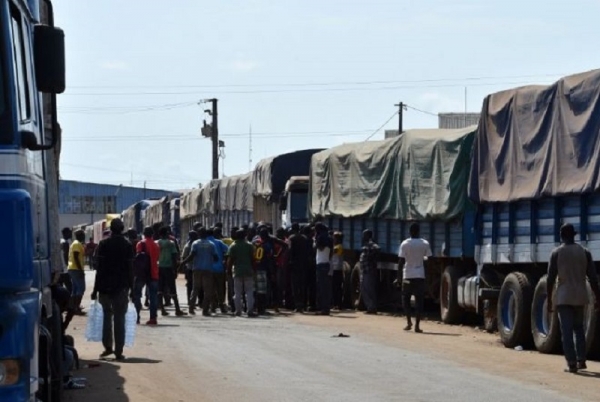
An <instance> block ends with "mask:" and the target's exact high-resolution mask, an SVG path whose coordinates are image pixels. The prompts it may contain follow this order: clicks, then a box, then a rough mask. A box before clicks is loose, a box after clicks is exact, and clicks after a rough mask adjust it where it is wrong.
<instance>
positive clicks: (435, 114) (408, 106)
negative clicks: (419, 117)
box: [404, 105, 438, 117]
mask: <svg viewBox="0 0 600 402" xmlns="http://www.w3.org/2000/svg"><path fill="white" fill-rule="evenodd" d="M404 106H406V107H407V108H409V109H412V110H414V111H416V112H420V113H423V114H428V115H430V116H435V117H438V113H433V112H428V111H426V110H421V109H417V108H416V107H414V106H410V105H404Z"/></svg>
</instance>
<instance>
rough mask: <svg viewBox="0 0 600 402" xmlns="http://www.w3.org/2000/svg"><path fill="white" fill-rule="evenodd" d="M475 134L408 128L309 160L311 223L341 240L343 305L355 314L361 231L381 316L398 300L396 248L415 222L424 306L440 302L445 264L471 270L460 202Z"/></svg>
mask: <svg viewBox="0 0 600 402" xmlns="http://www.w3.org/2000/svg"><path fill="white" fill-rule="evenodd" d="M475 130H476V127H468V128H465V129H426V130H407V131H404V132H403V133H402V134H401V135H400V136H399V137H395V138H390V139H386V140H382V141H368V142H360V143H350V144H343V145H339V146H336V147H333V148H330V149H327V150H324V151H322V152H319V153H315V154H314V155H313V156H312V161H311V166H310V174H309V185H308V212H309V215H310V219H311V220H312V221H322V222H323V223H325V224H326V225H327V226H328V227H329V228H330V229H332V230H336V231H339V232H341V233H342V234H343V235H344V242H343V246H344V288H345V290H344V305H345V306H346V307H350V308H362V298H361V294H360V264H359V256H360V252H361V248H362V233H363V231H364V230H366V229H370V230H371V231H373V233H374V237H375V241H376V242H377V244H378V245H379V247H380V250H381V251H380V253H379V256H378V263H377V266H378V271H379V286H378V289H377V292H378V298H377V299H378V309H380V310H389V311H397V310H398V309H399V308H400V307H401V300H402V299H401V294H400V291H399V290H398V289H397V288H396V287H395V286H394V284H393V283H394V281H395V280H396V279H398V278H399V275H398V265H397V263H398V249H399V246H400V243H401V242H402V240H404V239H406V238H407V237H408V230H409V226H410V224H411V223H412V222H419V223H420V226H421V234H422V236H423V237H424V238H426V239H427V240H428V241H429V242H430V245H431V249H432V254H433V256H432V257H431V258H430V259H429V263H428V264H427V276H426V277H427V293H426V296H427V300H428V301H432V302H434V303H437V302H438V301H439V294H440V277H441V274H442V271H443V270H444V268H445V267H446V266H461V267H463V266H464V267H465V269H468V268H472V267H474V266H475V264H474V258H473V257H474V247H475V244H474V238H473V236H472V228H473V223H474V216H475V210H474V208H471V207H470V206H469V202H468V199H467V183H468V181H467V178H468V173H469V155H470V151H471V144H472V143H473V138H474V134H475ZM400 274H401V273H400ZM400 276H401V275H400Z"/></svg>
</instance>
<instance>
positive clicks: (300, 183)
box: [279, 176, 309, 228]
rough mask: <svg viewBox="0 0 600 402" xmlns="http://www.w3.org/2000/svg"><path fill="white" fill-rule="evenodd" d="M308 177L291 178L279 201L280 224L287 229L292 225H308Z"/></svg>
mask: <svg viewBox="0 0 600 402" xmlns="http://www.w3.org/2000/svg"><path fill="white" fill-rule="evenodd" d="M308 179H309V177H308V176H292V177H290V179H289V180H288V181H287V183H286V184H285V192H284V194H283V197H281V199H280V204H279V209H280V210H281V222H282V224H283V226H284V227H286V228H289V227H291V226H292V224H294V223H298V224H300V225H304V224H308V205H307V204H308Z"/></svg>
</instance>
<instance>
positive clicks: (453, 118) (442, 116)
mask: <svg viewBox="0 0 600 402" xmlns="http://www.w3.org/2000/svg"><path fill="white" fill-rule="evenodd" d="M479 116H480V113H438V128H465V127H469V126H476V125H477V124H479Z"/></svg>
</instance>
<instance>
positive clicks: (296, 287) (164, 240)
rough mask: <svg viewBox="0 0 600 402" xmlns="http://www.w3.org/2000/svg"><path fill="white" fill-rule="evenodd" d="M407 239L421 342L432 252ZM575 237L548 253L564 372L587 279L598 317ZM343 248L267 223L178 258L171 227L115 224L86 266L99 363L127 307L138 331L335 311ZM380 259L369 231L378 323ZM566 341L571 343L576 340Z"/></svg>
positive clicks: (406, 302)
mask: <svg viewBox="0 0 600 402" xmlns="http://www.w3.org/2000/svg"><path fill="white" fill-rule="evenodd" d="M409 232H410V237H409V238H408V239H406V240H404V241H403V242H402V243H401V244H400V248H399V252H398V280H397V281H396V285H397V286H398V287H400V288H401V289H402V294H403V307H404V308H403V310H404V315H405V317H406V326H405V328H404V330H406V331H411V330H413V328H414V331H415V332H417V333H420V332H422V330H421V328H420V320H421V314H422V310H423V301H424V297H425V288H426V283H425V277H426V269H425V265H426V263H427V260H428V257H430V256H431V255H432V253H431V248H430V245H429V243H428V242H427V241H426V240H425V239H423V238H421V236H420V226H419V224H417V223H413V224H411V226H410V229H409ZM575 234H576V232H575V230H574V228H573V226H572V225H570V224H565V225H563V226H562V227H561V231H560V235H561V240H562V245H561V246H559V247H558V248H556V249H555V250H554V251H553V253H552V258H551V261H550V264H549V268H548V284H549V285H548V303H547V306H548V311H549V312H550V313H552V311H553V309H554V308H555V307H556V308H557V310H558V318H559V321H560V324H561V330H562V333H563V337H562V341H563V348H564V352H565V355H566V356H565V357H566V359H567V362H568V370H567V371H569V372H577V370H580V369H585V367H586V365H585V335H584V331H583V311H584V307H585V305H586V303H587V297H584V296H582V295H585V294H586V293H587V292H586V291H585V286H586V278H589V282H590V285H591V287H592V290H593V292H594V294H595V296H596V301H597V302H596V308H597V309H599V311H600V302H598V300H600V287H599V286H598V280H597V276H596V272H595V270H594V269H593V267H594V266H593V262H592V258H591V255H590V253H589V251H588V250H586V249H585V248H583V247H581V246H580V245H578V244H576V243H575V241H574V237H575ZM72 235H73V234H72V233H71V231H70V230H69V229H68V228H65V229H64V230H63V239H62V241H61V245H62V250H63V253H64V254H63V257H64V260H65V266H66V268H67V270H66V273H65V274H63V275H62V277H61V281H59V283H58V284H56V285H55V287H53V296H54V297H55V300H56V301H57V303H58V305H59V306H60V308H61V313H66V317H65V320H64V323H63V333H64V330H66V328H67V327H68V325H69V323H70V321H71V320H72V318H73V316H74V315H78V314H79V315H84V314H85V313H84V312H83V309H82V307H81V305H80V303H81V301H82V297H83V295H84V293H85V275H84V262H85V258H86V254H87V253H86V251H87V250H88V247H85V245H84V241H85V235H84V233H83V231H76V232H75V233H74V235H75V240H74V241H71V237H72ZM342 244H343V235H342V233H340V232H335V231H332V230H330V229H329V228H327V227H326V226H325V225H324V224H323V223H321V222H316V223H315V224H313V225H306V226H304V227H300V226H299V225H297V224H294V225H292V227H291V228H290V229H289V230H285V229H283V228H279V229H277V230H276V231H275V233H273V228H272V227H271V226H270V225H269V224H267V223H257V224H256V223H253V224H249V225H243V226H242V227H239V228H238V227H235V228H233V229H232V230H231V233H230V236H229V237H225V236H223V233H222V225H221V224H216V225H215V226H214V227H204V226H203V225H202V224H200V223H196V224H194V225H193V230H192V231H190V232H189V233H188V237H187V241H186V243H185V244H184V245H183V249H182V250H180V247H179V244H178V242H177V240H176V239H175V237H174V236H173V234H172V233H171V230H170V228H169V227H161V228H159V229H158V230H155V229H154V228H151V227H146V228H145V229H144V231H143V238H142V239H138V235H137V233H136V232H135V231H134V230H132V229H130V230H128V231H126V232H125V229H124V226H123V222H122V221H121V220H120V219H114V220H112V221H111V223H110V232H109V233H106V234H105V235H104V239H103V240H102V241H100V243H99V244H98V246H97V247H94V255H93V259H92V262H91V265H92V267H93V268H95V269H96V270H97V273H96V278H95V283H94V289H93V291H92V299H93V300H96V299H98V300H99V302H100V304H101V305H102V308H103V312H104V323H103V340H102V342H103V346H104V352H103V353H102V354H101V357H107V356H109V355H111V354H114V355H115V357H116V360H122V359H124V356H123V346H124V342H125V314H126V311H127V306H128V302H129V301H130V300H131V301H133V303H134V304H135V307H136V310H137V315H138V324H139V323H140V315H141V312H142V309H143V305H145V306H146V307H148V308H149V312H150V318H149V320H148V321H147V322H146V324H147V325H156V324H157V315H158V311H160V312H161V314H162V315H163V316H167V315H169V312H168V311H167V310H166V307H167V306H169V305H173V304H174V306H175V314H176V315H177V316H183V315H187V314H192V315H195V314H196V310H197V309H201V311H202V315H203V316H207V317H210V316H213V315H215V314H217V312H219V313H221V314H228V313H231V314H234V315H236V316H241V315H242V314H246V315H247V316H248V317H257V316H259V315H269V314H270V313H269V312H268V311H267V309H268V308H272V309H273V310H274V311H275V312H279V309H280V308H286V309H290V310H293V311H294V312H298V313H304V312H306V311H313V312H315V313H316V314H318V315H329V314H330V311H331V309H332V308H337V309H341V308H342V306H343V304H344V292H343V282H344V280H343V278H344V258H343V256H344V249H343V245H342ZM379 253H380V249H379V246H378V245H377V243H376V242H375V239H374V236H373V232H372V231H371V230H365V231H364V232H363V238H362V249H361V253H360V259H359V264H360V273H361V275H360V283H361V289H360V292H361V297H362V299H363V302H364V305H365V307H366V314H377V306H378V301H377V284H378V281H379V277H378V275H379V274H378V270H377V262H378V255H379ZM571 262H573V263H571ZM180 273H184V274H185V279H186V288H187V301H188V303H187V304H188V312H185V311H184V310H183V309H182V308H181V305H180V303H179V299H178V295H177V286H176V279H177V276H178V274H180ZM555 282H557V283H558V285H557V286H556V289H554V288H555V286H554V283H555ZM554 295H556V296H554ZM144 296H145V302H144V303H143V305H142V298H143V297H144ZM413 297H414V300H415V307H416V308H415V312H416V314H415V315H416V317H415V318H416V321H415V323H414V327H413V322H412V317H411V300H412V298H413ZM553 301H557V302H556V303H553ZM564 334H568V335H567V336H564ZM571 334H575V337H574V338H575V341H574V338H573V336H570V335H571ZM69 343H70V344H69V345H66V346H65V353H64V355H65V359H66V363H65V366H64V367H65V384H66V385H65V386H68V387H78V386H83V385H81V384H80V383H78V381H80V380H81V379H75V378H73V377H72V376H71V375H70V374H69V370H70V369H71V368H72V367H73V364H74V363H73V361H74V358H73V355H74V354H75V356H76V350H75V348H74V345H73V342H72V338H71V342H69ZM69 356H70V357H69ZM67 360H68V361H67ZM75 360H76V358H75Z"/></svg>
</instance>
